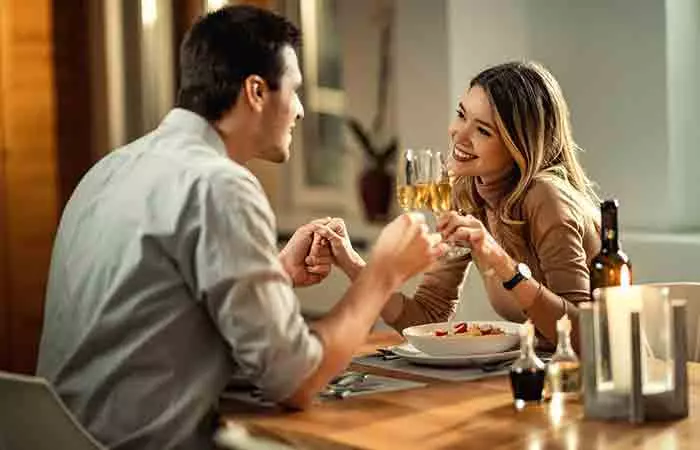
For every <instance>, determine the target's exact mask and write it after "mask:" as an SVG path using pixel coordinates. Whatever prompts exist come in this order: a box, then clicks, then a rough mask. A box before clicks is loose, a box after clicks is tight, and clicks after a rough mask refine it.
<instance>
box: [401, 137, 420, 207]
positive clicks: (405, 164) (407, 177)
mask: <svg viewBox="0 0 700 450" xmlns="http://www.w3.org/2000/svg"><path fill="white" fill-rule="evenodd" d="M416 156H417V155H416V152H415V151H414V150H412V149H410V148H409V149H406V150H405V151H404V152H403V153H402V154H401V156H400V157H399V165H398V167H397V170H396V200H397V201H398V203H399V207H400V208H401V209H402V210H403V212H409V211H412V210H413V209H414V199H415V188H416V178H417V176H416V162H417V161H416Z"/></svg>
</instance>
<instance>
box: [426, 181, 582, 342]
mask: <svg viewBox="0 0 700 450" xmlns="http://www.w3.org/2000/svg"><path fill="white" fill-rule="evenodd" d="M577 211H578V208H576V206H575V205H574V204H573V201H571V200H569V199H568V198H566V197H565V196H564V194H563V193H561V192H560V191H559V189H558V188H557V187H556V186H554V185H551V184H549V183H546V182H537V183H536V185H535V186H533V187H532V188H531V190H530V191H529V192H528V194H527V195H526V198H525V201H524V204H523V212H524V215H525V220H526V221H527V227H528V228H527V229H528V232H527V234H526V239H527V240H528V241H529V242H528V244H530V245H529V246H530V247H531V248H533V249H534V252H535V254H536V256H537V260H538V261H539V262H540V264H539V265H540V270H541V272H542V273H543V277H542V279H540V280H536V279H530V280H525V281H522V282H520V283H518V284H517V285H516V286H515V288H514V289H513V290H512V291H511V292H512V294H513V297H514V298H515V300H516V301H517V302H518V303H519V305H520V307H521V308H522V309H523V312H524V313H525V314H526V315H527V316H528V317H529V318H530V319H531V320H532V322H533V324H534V325H535V327H536V328H537V330H538V331H539V332H540V333H541V334H542V335H543V336H544V337H545V338H546V339H547V340H548V341H550V342H552V343H556V340H557V333H556V321H557V320H558V319H559V318H560V317H561V316H562V314H563V313H564V310H565V309H566V311H567V313H568V314H569V316H570V317H571V320H572V322H573V331H572V342H573V344H574V347H575V348H576V349H578V308H577V307H576V305H577V304H578V303H579V302H581V301H587V300H588V299H589V274H588V267H587V258H586V252H585V249H584V246H583V235H584V232H585V224H584V221H583V220H582V219H581V217H580V216H579V214H578V213H577ZM438 225H439V226H440V227H441V231H442V232H443V237H444V236H446V235H447V236H452V239H455V240H456V239H461V240H468V241H469V242H470V244H471V246H472V252H473V253H474V254H475V255H476V258H478V260H479V261H480V262H482V263H483V265H484V266H485V267H488V268H490V269H492V271H493V274H492V276H495V277H497V279H499V280H500V281H507V280H510V279H511V278H512V277H513V276H514V275H515V273H516V270H515V266H516V264H517V263H518V262H520V261H516V260H515V259H513V258H512V257H511V256H510V255H509V254H508V253H507V252H506V251H505V250H504V249H503V247H501V245H500V244H499V243H498V242H496V240H495V239H494V238H493V236H492V235H491V234H490V233H489V232H488V231H487V230H486V228H485V227H484V225H483V224H482V223H481V222H480V221H479V220H477V219H476V218H474V217H472V216H467V217H464V218H459V217H457V216H455V217H452V218H450V220H445V221H444V222H441V223H439V224H438Z"/></svg>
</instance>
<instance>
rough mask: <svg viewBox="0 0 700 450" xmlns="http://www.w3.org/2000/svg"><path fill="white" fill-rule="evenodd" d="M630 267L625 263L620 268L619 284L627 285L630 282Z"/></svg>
mask: <svg viewBox="0 0 700 450" xmlns="http://www.w3.org/2000/svg"><path fill="white" fill-rule="evenodd" d="M631 278H632V277H631V276H630V269H629V267H627V265H624V266H622V268H621V269H620V286H622V287H627V286H629V285H630V284H632V283H631Z"/></svg>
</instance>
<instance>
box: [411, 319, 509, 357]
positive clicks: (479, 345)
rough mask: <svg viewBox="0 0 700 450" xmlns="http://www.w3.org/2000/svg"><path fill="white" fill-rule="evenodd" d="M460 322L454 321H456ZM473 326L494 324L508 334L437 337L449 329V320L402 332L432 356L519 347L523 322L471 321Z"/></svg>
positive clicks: (467, 354)
mask: <svg viewBox="0 0 700 450" xmlns="http://www.w3.org/2000/svg"><path fill="white" fill-rule="evenodd" d="M457 323H459V322H455V324H457ZM467 324H469V325H472V326H483V325H492V326H495V327H497V328H500V329H502V330H503V331H505V334H500V335H486V336H470V335H468V334H450V335H447V336H436V335H435V332H436V330H447V329H448V326H449V324H448V323H447V322H438V323H426V324H423V325H416V326H413V327H408V328H404V330H403V332H402V334H403V336H404V337H405V338H406V340H407V341H408V342H410V343H411V344H412V345H413V346H414V347H415V348H417V349H418V350H420V351H422V352H423V353H427V354H429V355H433V356H472V355H493V354H496V353H502V352H506V351H508V350H512V349H513V348H515V347H517V345H518V342H519V341H520V338H519V337H518V330H519V329H520V326H521V325H520V324H518V323H513V322H502V321H501V322H497V321H489V322H485V321H468V322H467Z"/></svg>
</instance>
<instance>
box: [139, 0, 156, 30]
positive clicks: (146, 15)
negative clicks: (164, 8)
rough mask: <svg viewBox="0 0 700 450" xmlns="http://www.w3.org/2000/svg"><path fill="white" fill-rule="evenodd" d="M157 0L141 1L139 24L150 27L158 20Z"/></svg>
mask: <svg viewBox="0 0 700 450" xmlns="http://www.w3.org/2000/svg"><path fill="white" fill-rule="evenodd" d="M156 1H157V0H141V23H143V25H144V26H147V27H150V26H153V24H155V23H156V20H158V6H157V4H156Z"/></svg>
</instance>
